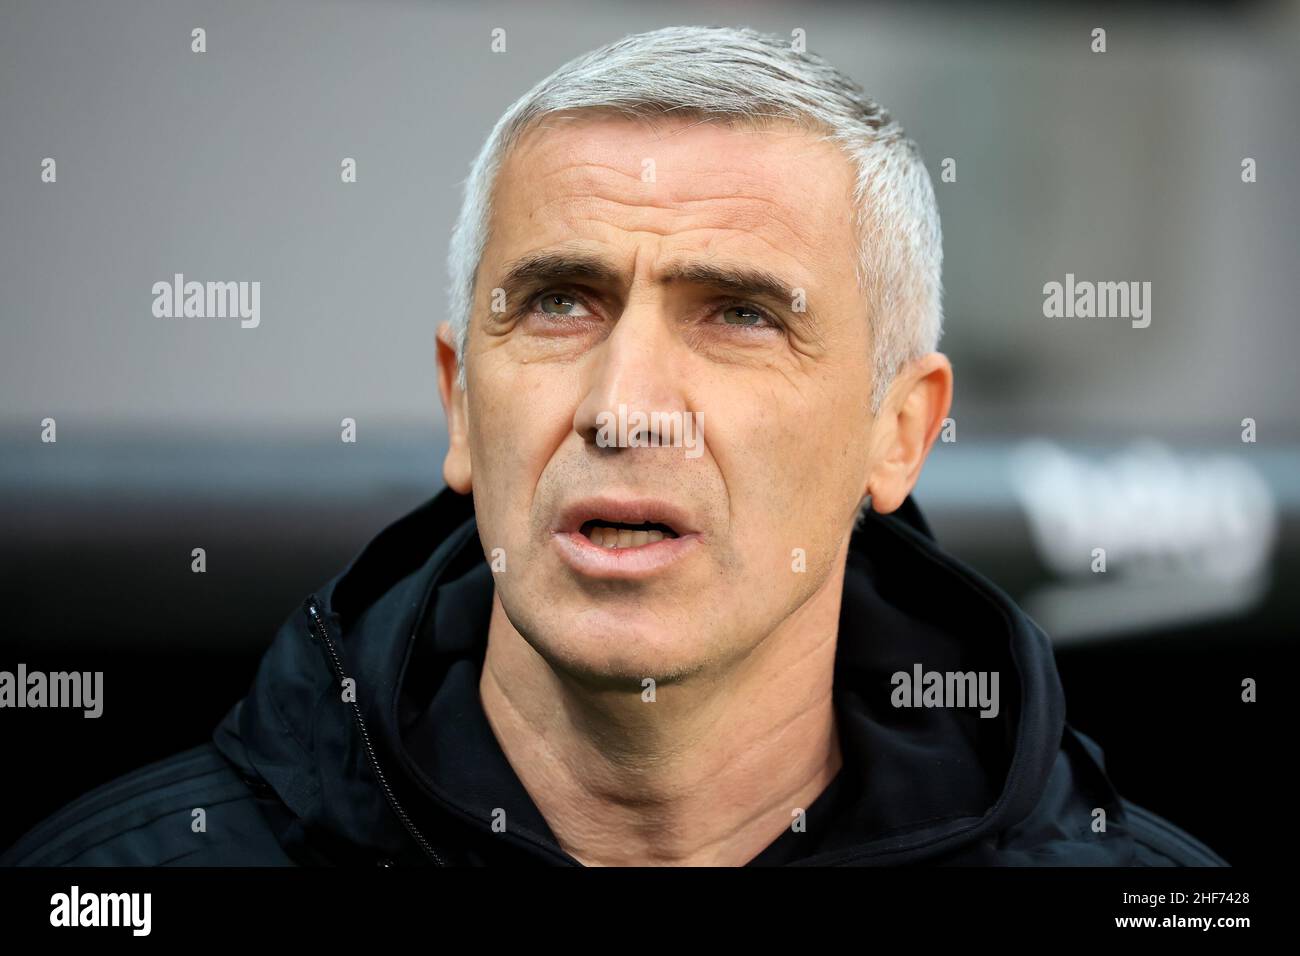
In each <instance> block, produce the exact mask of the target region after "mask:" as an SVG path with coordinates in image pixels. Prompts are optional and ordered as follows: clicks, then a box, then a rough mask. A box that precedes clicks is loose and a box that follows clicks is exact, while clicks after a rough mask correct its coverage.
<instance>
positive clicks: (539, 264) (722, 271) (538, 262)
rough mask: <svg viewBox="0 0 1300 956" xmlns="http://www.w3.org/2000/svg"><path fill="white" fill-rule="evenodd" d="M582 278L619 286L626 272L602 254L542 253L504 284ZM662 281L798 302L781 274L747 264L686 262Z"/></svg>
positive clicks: (514, 269) (513, 269)
mask: <svg viewBox="0 0 1300 956" xmlns="http://www.w3.org/2000/svg"><path fill="white" fill-rule="evenodd" d="M578 280H584V281H588V282H597V283H602V284H605V285H617V284H619V282H620V281H622V275H621V274H620V272H619V270H618V269H616V268H614V267H613V266H611V265H610V264H609V263H608V262H607V261H605V260H604V259H602V258H600V257H599V256H593V255H587V254H584V253H577V252H538V253H532V254H530V255H526V256H523V257H521V258H519V259H516V260H515V261H514V262H513V263H511V265H510V266H509V268H508V269H507V270H506V274H505V278H504V279H503V280H502V282H501V285H502V287H503V288H504V289H506V290H507V291H509V290H511V289H515V288H518V287H520V286H523V285H529V284H532V283H543V282H573V281H578ZM659 282H660V283H661V284H663V285H668V284H670V283H673V282H690V283H695V284H697V285H703V286H709V287H710V288H714V289H718V290H720V291H723V292H727V293H730V294H731V295H736V296H745V297H750V298H761V299H770V300H773V301H776V302H781V303H785V304H787V305H788V304H789V303H790V302H793V301H794V289H793V288H792V287H791V286H790V285H789V284H788V283H786V282H785V281H783V280H782V279H781V278H780V277H779V276H777V275H775V274H774V273H771V272H768V271H767V270H765V269H752V268H748V267H744V266H730V265H729V266H718V265H712V264H710V263H706V262H690V263H683V264H681V265H677V266H672V267H670V268H669V269H668V270H667V271H666V272H664V274H663V275H662V276H661V277H660V278H659Z"/></svg>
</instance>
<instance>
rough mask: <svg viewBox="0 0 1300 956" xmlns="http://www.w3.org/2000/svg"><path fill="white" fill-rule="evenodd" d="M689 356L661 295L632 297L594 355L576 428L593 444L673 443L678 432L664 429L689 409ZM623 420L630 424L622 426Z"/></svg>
mask: <svg viewBox="0 0 1300 956" xmlns="http://www.w3.org/2000/svg"><path fill="white" fill-rule="evenodd" d="M685 358H686V356H685V354H684V353H683V352H682V351H681V341H680V338H679V337H678V336H677V335H676V334H675V331H674V329H673V327H672V322H671V318H670V317H669V316H668V315H667V314H666V310H665V308H664V306H663V304H662V302H661V300H660V299H659V298H658V297H657V296H655V295H653V294H647V295H643V296H641V297H639V298H635V299H634V298H629V300H628V302H627V304H626V306H625V307H624V309H623V313H622V314H621V315H620V316H619V318H618V321H617V322H615V323H614V329H613V331H612V332H610V334H609V335H608V336H606V337H605V340H604V341H603V342H602V343H601V344H600V345H599V346H597V348H596V349H595V350H594V351H593V354H592V356H591V358H590V364H589V365H588V366H587V370H586V374H587V375H588V376H589V382H590V385H589V387H588V388H587V391H586V393H585V394H584V395H583V399H582V402H581V403H580V404H579V405H578V408H577V409H576V411H575V412H574V416H573V430H574V431H575V432H577V433H578V434H579V435H580V436H581V437H582V439H583V441H584V442H586V443H587V444H588V445H590V446H592V447H599V448H611V449H616V448H620V447H638V446H639V447H645V446H647V445H653V446H663V445H668V444H671V443H672V439H673V436H672V435H661V434H658V431H659V429H660V428H661V427H663V426H662V425H661V423H662V422H665V421H668V420H669V418H668V416H671V415H672V413H673V412H682V413H684V412H686V411H687V408H686V404H687V399H686V395H685V393H684V388H683V386H684V384H685V383H684V381H683V379H684V375H685ZM636 413H641V414H636ZM655 413H658V414H655ZM678 420H680V419H678ZM623 421H626V422H627V426H626V428H620V427H619V423H620V422H623ZM611 422H612V423H613V425H614V427H613V428H611V427H610V424H611Z"/></svg>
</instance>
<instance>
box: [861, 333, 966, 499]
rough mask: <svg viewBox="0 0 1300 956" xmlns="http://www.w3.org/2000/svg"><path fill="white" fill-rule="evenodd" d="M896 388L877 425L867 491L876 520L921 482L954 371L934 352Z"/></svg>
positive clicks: (946, 407)
mask: <svg viewBox="0 0 1300 956" xmlns="http://www.w3.org/2000/svg"><path fill="white" fill-rule="evenodd" d="M894 386H895V387H894V388H891V394H890V399H892V401H891V400H887V401H886V403H885V409H886V410H887V411H886V413H885V414H884V415H882V417H881V419H880V420H879V421H878V422H877V427H878V428H880V429H882V431H881V432H880V434H879V435H878V436H877V442H878V444H879V449H878V451H879V454H878V456H877V457H875V458H874V462H875V464H874V465H873V467H872V469H871V476H870V480H869V482H868V485H867V491H868V493H869V494H870V495H871V507H872V509H873V510H874V511H877V512H879V513H880V514H889V513H890V512H892V511H895V510H897V509H898V508H899V507H901V506H902V504H903V502H904V501H905V500H906V499H907V496H908V495H909V494H911V493H912V489H913V488H914V487H915V486H916V482H917V479H919V478H920V477H921V467H922V466H923V465H924V464H925V459H926V458H927V457H928V455H929V453H930V449H931V448H932V447H933V446H934V441H935V439H936V438H937V437H938V435H939V430H940V428H942V426H943V419H944V418H945V417H946V416H947V414H948V410H949V408H950V407H951V404H952V365H951V364H950V363H949V361H948V359H947V357H946V356H944V355H942V354H941V353H939V352H932V353H930V354H929V355H926V356H924V357H923V358H921V359H918V360H917V361H916V362H914V363H912V365H911V366H910V367H909V368H908V369H907V371H906V372H905V373H900V376H899V378H898V379H897V380H896V381H895V383H894Z"/></svg>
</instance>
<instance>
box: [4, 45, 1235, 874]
mask: <svg viewBox="0 0 1300 956" xmlns="http://www.w3.org/2000/svg"><path fill="white" fill-rule="evenodd" d="M940 263H941V240H940V229H939V221H938V216H937V212H936V209H935V201H934V195H933V190H932V186H931V183H930V179H929V176H928V174H927V172H926V170H925V167H924V166H923V164H922V162H921V159H920V157H919V155H918V154H917V152H916V150H915V147H914V146H913V144H912V143H911V142H910V141H909V140H908V139H907V138H906V137H905V136H904V134H903V131H902V130H901V129H900V128H899V127H898V126H897V125H896V124H895V123H894V122H893V120H892V119H891V118H890V117H889V116H888V114H887V113H886V112H884V111H883V110H882V109H881V108H879V107H878V106H877V105H876V104H874V103H873V102H871V101H870V100H868V99H867V98H866V97H865V96H864V95H863V93H862V92H861V91H860V90H859V89H858V88H857V87H856V86H855V85H854V84H853V83H852V82H851V81H849V80H848V79H847V78H846V77H844V76H842V75H841V74H839V73H838V72H837V71H835V70H834V69H832V68H831V67H830V66H829V65H828V64H826V63H825V62H824V61H822V60H821V59H819V58H817V57H815V56H812V55H810V54H805V53H800V52H796V51H792V50H791V49H789V45H788V44H787V43H785V42H784V41H782V40H779V39H774V38H768V37H763V36H760V35H758V34H755V33H754V32H752V31H748V30H727V29H697V28H679V29H668V30H660V31H656V32H653V33H648V34H643V35H639V36H634V37H629V38H626V39H624V40H622V41H620V42H618V43H615V44H612V45H611V46H609V47H606V48H605V49H602V50H598V51H596V52H594V53H591V54H589V55H587V56H584V57H581V58H579V59H578V60H575V61H574V62H572V63H570V64H568V65H566V66H565V67H563V68H562V69H560V70H559V71H558V72H556V73H555V74H554V75H552V76H551V77H549V78H547V79H546V80H544V81H543V82H542V83H540V84H539V85H538V86H537V87H536V88H534V89H533V90H532V91H530V92H529V93H528V94H527V95H526V96H524V97H523V98H522V99H521V100H519V101H518V102H517V103H516V104H514V106H512V107H511V108H510V110H509V111H508V112H507V113H506V115H505V116H504V117H502V119H501V120H500V122H499V123H498V124H497V126H496V127H495V129H494V130H493V131H492V133H491V135H490V137H489V139H488V142H487V143H486V145H485V146H484V148H483V151H482V153H481V154H480V156H479V158H478V160H477V161H476V163H475V164H474V167H473V170H472V173H471V176H470V179H469V182H468V185H467V189H466V198H465V204H464V207H463V209H462V213H461V216H460V219H459V221H458V223H457V226H456V230H455V234H454V237H453V242H452V249H451V257H450V267H451V279H452V286H451V293H452V302H451V314H450V321H448V322H444V323H443V325H442V327H441V328H440V330H439V333H438V355H437V359H438V371H439V384H440V389H441V395H442V401H443V405H444V408H445V411H446V415H447V422H448V432H449V438H450V444H449V450H448V452H447V457H446V461H445V464H444V477H445V479H446V483H447V486H448V487H447V489H446V490H445V491H443V492H442V493H441V494H439V495H438V496H437V497H436V498H434V499H433V500H432V501H431V502H429V503H428V504H427V505H425V506H424V507H422V508H421V509H420V510H418V511H416V512H415V513H413V514H411V515H409V516H407V517H406V518H404V519H402V520H401V521H399V522H397V523H396V524H395V525H393V526H392V527H390V528H389V529H388V530H386V531H385V532H383V534H381V535H380V536H379V537H378V538H377V539H375V541H374V542H372V543H371V545H370V546H368V547H367V548H366V550H365V551H364V552H363V553H362V554H361V555H360V556H359V557H358V558H357V560H356V561H355V562H354V563H353V564H352V565H351V566H350V567H349V568H348V569H347V570H346V571H345V572H343V573H342V574H341V575H340V576H339V577H338V578H336V579H335V580H334V581H333V582H331V583H330V584H329V585H327V586H326V587H324V588H323V589H321V590H320V591H318V592H317V593H316V594H314V595H312V596H311V597H309V598H308V600H307V602H306V603H305V605H304V607H303V611H302V613H301V614H298V615H295V616H293V617H292V618H291V619H290V620H289V621H288V622H287V623H286V624H285V626H284V628H283V629H282V631H281V633H280V634H279V636H278V637H277V638H276V640H275V642H274V644H273V645H272V646H271V648H270V650H269V651H268V653H267V655H266V657H265V659H264V661H263V663H262V666H261V669H260V671H259V673H258V676H257V679H256V681H255V684H254V686H253V688H252V690H251V692H250V693H249V695H248V696H247V697H246V698H245V699H244V700H243V701H242V702H240V703H239V704H238V705H236V706H235V707H234V708H233V709H232V710H231V712H230V714H229V715H228V716H227V718H226V719H225V720H224V721H223V722H222V723H221V725H220V726H219V727H218V728H217V729H216V732H215V734H214V738H213V741H212V742H211V743H210V744H206V745H203V746H200V747H198V748H196V749H194V750H191V751H189V752H187V753H185V754H181V755H178V756H176V757H174V758H172V759H170V760H166V761H163V762H161V763H159V764H155V765H153V766H152V767H148V768H145V769H144V770H141V771H137V772H136V773H134V774H132V775H129V776H127V777H125V778H122V779H121V780H118V781H116V782H114V783H111V784H109V785H107V786H106V787H102V788H100V789H99V790H97V791H95V792H93V793H92V794H90V795H88V796H86V797H84V798H82V799H81V800H80V801H78V802H76V803H74V804H72V805H71V806H70V807H68V808H66V809H65V810H63V811H62V812H61V813H60V814H57V815H56V816H55V817H53V818H52V819H51V820H50V821H47V822H46V823H45V824H44V825H42V826H40V827H38V828H36V830H34V831H33V832H32V833H30V834H29V835H28V836H27V837H26V838H24V840H23V841H22V842H20V843H19V844H18V845H17V846H16V847H15V848H13V849H12V850H11V851H10V852H9V854H8V855H7V857H6V858H5V862H8V863H25V864H65V863H69V864H97V863H123V864H163V863H168V864H175V863H186V864H226V863H230V864H244V863H274V864H289V863H299V864H380V865H393V864H396V865H421V864H429V863H433V864H451V865H464V864H474V865H479V864H505V865H514V864H531V863H539V864H567V865H577V864H581V865H638V864H649V865H728V866H731V865H779V864H803V865H814V864H873V865H878V864H894V863H897V864H902V863H936V864H937V863H959V864H960V863H966V864H1103V865H1145V864H1159V865H1169V864H1174V865H1198V864H1200V865H1204V864H1221V863H1222V862H1223V861H1222V860H1221V859H1220V858H1218V857H1217V856H1216V855H1215V854H1214V853H1213V852H1212V851H1210V850H1209V849H1208V848H1206V847H1205V846H1203V845H1202V844H1200V843H1199V842H1197V841H1196V840H1195V839H1193V838H1192V837H1190V836H1188V835H1187V834H1185V833H1183V832H1181V831H1179V830H1178V829H1176V828H1175V827H1173V826H1171V825H1170V824H1168V823H1166V822H1164V821H1162V820H1160V819H1159V818H1157V817H1155V816H1153V815H1152V814H1150V813H1148V812H1147V811H1145V810H1142V809H1140V808H1138V807H1136V806H1134V805H1133V804H1131V803H1129V802H1127V801H1125V800H1123V799H1122V798H1120V797H1119V796H1118V794H1116V792H1115V790H1114V789H1113V788H1112V786H1111V785H1110V783H1109V781H1108V780H1107V777H1106V774H1105V771H1104V769H1103V765H1102V755H1101V752H1100V750H1099V749H1098V747H1097V746H1096V745H1095V744H1094V743H1093V742H1091V741H1090V740H1088V739H1087V738H1085V737H1083V736H1082V735H1081V734H1079V733H1077V732H1075V731H1074V730H1072V729H1071V728H1069V727H1068V726H1067V725H1066V724H1065V723H1064V700H1063V696H1062V691H1061V687H1060V684H1059V682H1058V680H1057V676H1056V672H1055V668H1054V664H1053V659H1052V653H1051V650H1050V646H1049V644H1048V642H1047V640H1046V638H1045V637H1044V635H1043V634H1042V633H1041V632H1040V631H1039V630H1038V628H1037V627H1036V626H1035V625H1034V623H1033V622H1032V621H1030V620H1029V619H1028V618H1027V617H1026V616H1025V615H1024V614H1023V613H1021V612H1020V611H1019V610H1018V609H1017V608H1016V607H1015V606H1014V605H1013V604H1012V603H1011V601H1010V600H1009V599H1008V598H1007V597H1006V596H1005V595H1004V594H1002V593H1001V592H1000V591H999V590H997V589H996V588H995V587H994V586H993V585H991V584H989V583H988V582H986V581H985V580H984V579H982V578H981V577H980V576H979V575H977V574H976V573H975V572H974V571H972V570H971V569H969V568H967V567H965V566H963V565H962V564H960V563H959V562H958V561H956V560H955V559H953V558H952V557H950V556H948V555H946V554H944V552H943V551H941V550H940V549H939V547H938V546H937V545H936V544H935V542H934V541H933V540H932V537H931V535H930V532H929V530H928V529H927V527H926V524H925V522H924V520H923V518H922V517H921V515H920V512H919V511H918V509H917V507H916V506H915V504H914V503H913V502H912V500H911V498H910V497H909V494H910V492H911V490H912V488H913V486H914V485H915V483H916V480H917V477H918V475H919V473H920V471H921V467H922V465H923V463H924V461H925V458H926V456H927V454H928V452H929V450H930V448H931V446H932V444H933V442H934V440H935V438H936V436H937V434H938V431H939V429H940V427H941V425H942V422H943V419H944V418H945V416H946V415H947V413H948V410H949V405H950V402H951V397H952V384H953V374H952V369H951V366H950V364H949V362H948V360H947V359H946V358H945V357H944V356H943V355H941V354H939V353H937V352H936V351H935V348H936V346H937V343H938V338H939V332H940V315H941V311H940V291H941V290H940ZM198 809H202V810H203V811H204V814H203V817H204V821H205V825H204V827H203V828H202V829H201V830H200V832H196V829H197V828H196V827H195V826H193V825H192V821H193V820H194V819H195V811H196V810H198Z"/></svg>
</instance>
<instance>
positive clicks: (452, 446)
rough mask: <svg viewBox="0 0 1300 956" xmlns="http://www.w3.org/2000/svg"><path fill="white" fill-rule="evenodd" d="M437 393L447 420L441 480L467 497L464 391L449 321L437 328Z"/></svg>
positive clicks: (468, 490)
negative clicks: (445, 449) (445, 452)
mask: <svg viewBox="0 0 1300 956" xmlns="http://www.w3.org/2000/svg"><path fill="white" fill-rule="evenodd" d="M438 394H439V396H440V397H441V399H442V410H443V414H444V416H445V418H446V420H447V456H446V458H444V459H443V463H442V477H443V480H444V481H445V482H446V483H447V487H449V488H451V489H452V490H453V491H456V492H458V493H460V494H462V495H467V494H469V493H470V489H471V487H472V482H471V467H470V465H471V462H470V451H469V408H468V403H467V402H466V398H465V391H464V389H462V388H461V387H460V382H459V369H458V363H457V360H456V347H455V345H454V344H453V342H452V332H451V324H450V323H449V322H443V323H442V325H441V326H439V327H438Z"/></svg>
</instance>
